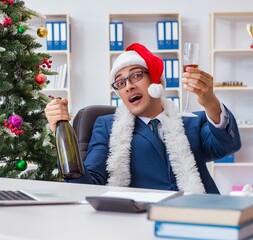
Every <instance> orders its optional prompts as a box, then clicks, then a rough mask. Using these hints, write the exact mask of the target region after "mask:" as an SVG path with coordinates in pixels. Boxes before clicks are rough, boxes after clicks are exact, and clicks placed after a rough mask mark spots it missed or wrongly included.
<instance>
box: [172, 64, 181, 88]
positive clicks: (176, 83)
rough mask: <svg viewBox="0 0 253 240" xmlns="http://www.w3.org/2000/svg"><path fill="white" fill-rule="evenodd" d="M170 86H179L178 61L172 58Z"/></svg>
mask: <svg viewBox="0 0 253 240" xmlns="http://www.w3.org/2000/svg"><path fill="white" fill-rule="evenodd" d="M172 86H173V87H179V61H178V59H172Z"/></svg>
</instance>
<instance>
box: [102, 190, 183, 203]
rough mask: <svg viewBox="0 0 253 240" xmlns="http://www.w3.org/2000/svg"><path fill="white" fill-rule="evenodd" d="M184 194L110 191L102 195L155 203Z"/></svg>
mask: <svg viewBox="0 0 253 240" xmlns="http://www.w3.org/2000/svg"><path fill="white" fill-rule="evenodd" d="M178 194H180V195H181V194H182V193H181V192H173V191H169V192H166V193H156V192H114V191H108V192H105V193H104V194H102V195H100V196H103V197H118V198H127V199H132V200H135V201H137V202H147V203H155V202H158V201H161V200H162V199H164V198H167V197H173V196H175V195H178Z"/></svg>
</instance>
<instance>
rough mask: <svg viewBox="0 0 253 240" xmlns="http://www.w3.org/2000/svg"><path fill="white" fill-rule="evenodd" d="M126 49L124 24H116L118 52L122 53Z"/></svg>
mask: <svg viewBox="0 0 253 240" xmlns="http://www.w3.org/2000/svg"><path fill="white" fill-rule="evenodd" d="M123 48H124V29H123V22H117V24H116V50H118V51H121V50H123Z"/></svg>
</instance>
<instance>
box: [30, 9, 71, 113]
mask: <svg viewBox="0 0 253 240" xmlns="http://www.w3.org/2000/svg"><path fill="white" fill-rule="evenodd" d="M48 22H50V23H53V24H54V23H62V22H66V28H65V29H66V43H67V44H66V48H65V49H64V50H61V49H58V50H48V47H47V40H48V39H47V38H40V37H38V36H37V35H36V32H34V31H32V34H33V35H35V36H36V41H37V42H39V43H40V44H41V45H42V47H41V48H39V49H37V50H36V51H37V52H45V53H47V54H49V55H51V56H52V57H51V60H52V68H51V69H50V70H52V71H54V72H58V75H54V76H48V80H50V83H49V84H48V85H47V87H46V88H44V89H43V90H42V92H43V93H44V94H46V95H50V96H53V97H61V98H67V99H68V101H69V110H70V112H71V54H70V35H71V34H70V26H71V19H70V16H69V15H68V14H47V15H45V19H43V20H42V19H38V18H33V19H32V20H31V23H32V25H34V26H35V27H37V28H38V27H39V26H41V25H43V26H47V25H46V24H47V23H48ZM53 31H54V30H53ZM48 35H49V34H48Z"/></svg>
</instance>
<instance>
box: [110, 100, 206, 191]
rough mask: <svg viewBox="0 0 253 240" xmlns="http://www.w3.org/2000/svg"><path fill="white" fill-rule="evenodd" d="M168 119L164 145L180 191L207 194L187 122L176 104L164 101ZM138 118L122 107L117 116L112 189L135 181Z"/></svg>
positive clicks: (164, 123)
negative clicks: (133, 159) (132, 160)
mask: <svg viewBox="0 0 253 240" xmlns="http://www.w3.org/2000/svg"><path fill="white" fill-rule="evenodd" d="M162 103H163V108H164V111H165V115H164V116H163V117H162V119H161V124H162V131H163V137H164V143H165V146H166V149H167V154H169V160H170V165H171V167H172V170H173V173H174V174H175V176H176V181H177V186H178V189H179V190H180V191H184V192H189V193H205V188H204V185H203V183H202V181H201V178H200V175H199V172H198V169H197V167H196V161H195V159H194V156H193V154H192V152H191V149H190V144H189V141H188V139H187V137H186V135H185V132H184V126H183V121H182V118H181V117H180V116H178V114H177V110H176V109H175V106H174V104H173V102H172V101H168V100H166V99H164V98H163V99H162ZM134 122H135V116H134V115H133V114H131V113H130V111H129V110H128V109H127V107H126V106H125V105H124V104H122V106H121V107H118V108H117V110H116V113H115V120H114V122H113V126H112V132H111V136H110V142H109V157H108V159H107V168H106V169H107V171H108V173H109V178H108V185H111V186H121V187H127V186H129V184H130V181H131V172H130V154H131V142H132V137H133V130H134Z"/></svg>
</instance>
